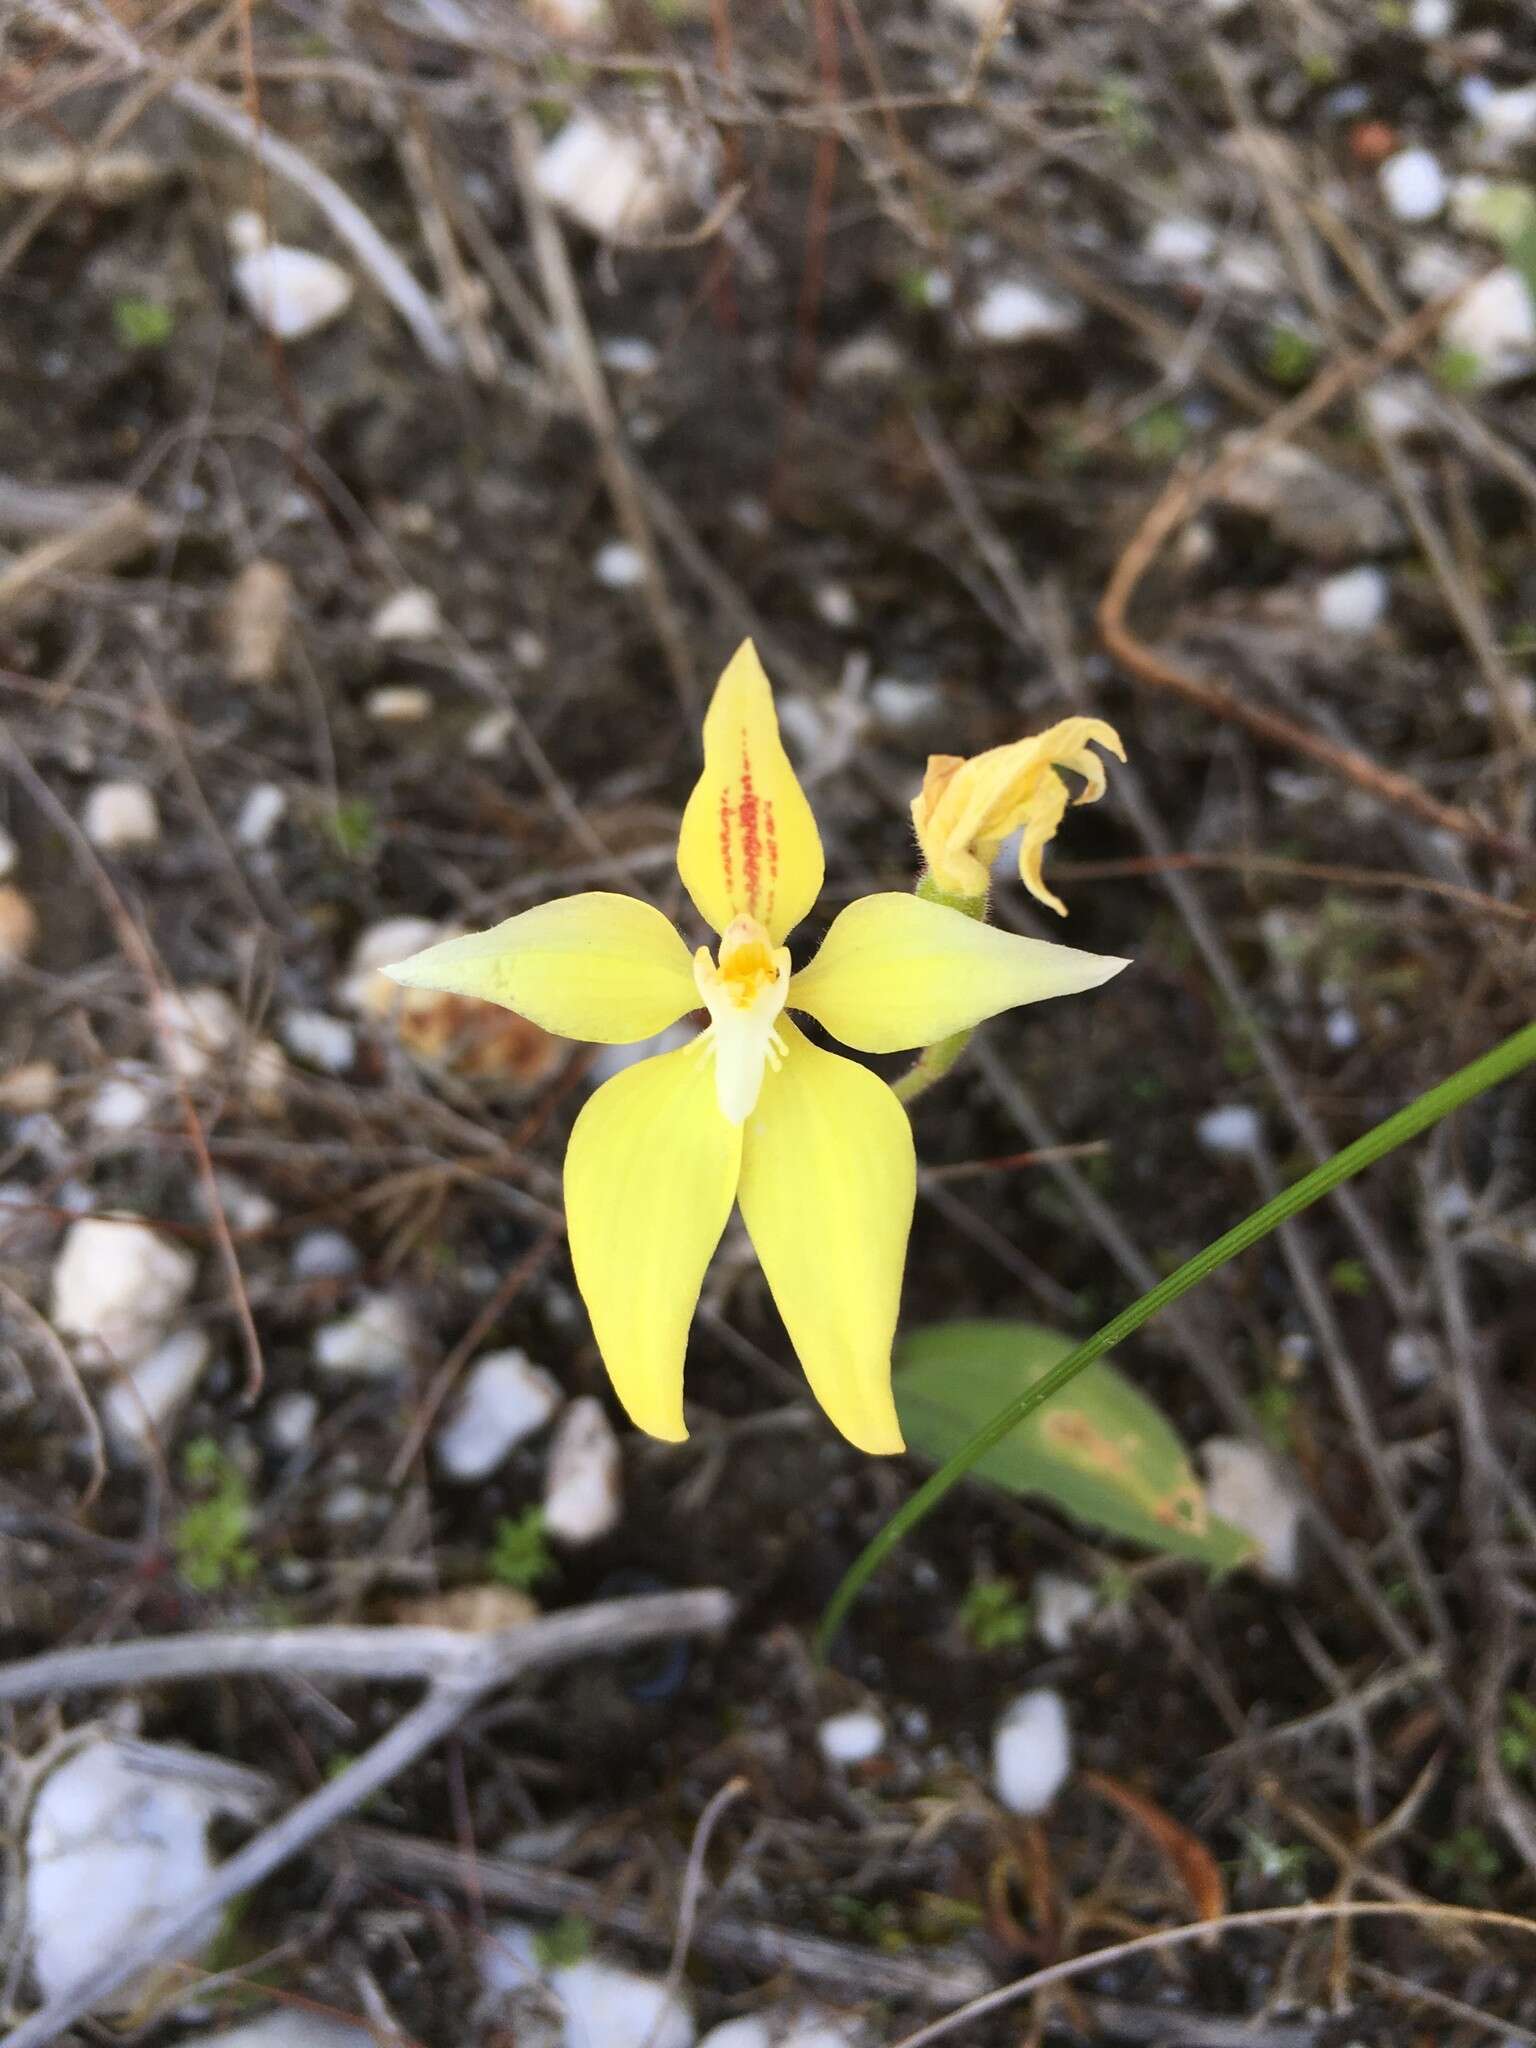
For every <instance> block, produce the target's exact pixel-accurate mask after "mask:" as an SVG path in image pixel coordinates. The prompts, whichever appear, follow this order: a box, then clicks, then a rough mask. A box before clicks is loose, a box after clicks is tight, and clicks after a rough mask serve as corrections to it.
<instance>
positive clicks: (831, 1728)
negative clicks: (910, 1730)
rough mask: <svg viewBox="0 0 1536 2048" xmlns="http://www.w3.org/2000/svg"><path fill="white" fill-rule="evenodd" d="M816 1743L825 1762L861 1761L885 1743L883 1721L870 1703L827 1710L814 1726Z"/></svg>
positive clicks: (878, 1751) (854, 1762)
mask: <svg viewBox="0 0 1536 2048" xmlns="http://www.w3.org/2000/svg"><path fill="white" fill-rule="evenodd" d="M816 1746H817V1747H818V1749H820V1751H821V1753H822V1755H823V1756H824V1757H825V1758H826V1760H827V1762H828V1763H829V1764H844V1765H847V1764H864V1763H868V1762H869V1759H870V1758H871V1757H872V1756H878V1755H879V1754H880V1752H881V1750H882V1749H884V1747H885V1723H884V1722H883V1721H882V1720H881V1718H880V1716H879V1715H878V1714H877V1713H875V1711H874V1710H873V1708H870V1707H851V1708H849V1710H848V1711H847V1712H846V1713H843V1714H829V1715H828V1717H827V1719H826V1720H825V1721H823V1722H822V1723H821V1724H820V1726H819V1727H818V1728H817V1730H816Z"/></svg>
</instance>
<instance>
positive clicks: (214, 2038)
mask: <svg viewBox="0 0 1536 2048" xmlns="http://www.w3.org/2000/svg"><path fill="white" fill-rule="evenodd" d="M378 2042H379V2036H378V2034H376V2033H375V2032H373V2031H372V2029H369V2028H364V2027H349V2026H347V2025H346V2024H345V2022H344V2021H342V2020H333V2019H327V2017H326V2016H325V2014H324V2013H319V2012H309V2011H307V2010H306V2009H305V2008H304V2007H303V2006H302V2005H279V2006H274V2007H273V2009H272V2011H271V2012H266V2013H263V2014H262V2016H261V2018H260V2019H259V2020H247V2021H245V2023H244V2024H243V2025H241V2026H238V2027H225V2028H223V2029H221V2030H220V2032H218V2033H217V2034H197V2035H195V2036H192V2037H191V2038H189V2039H188V2040H186V2042H185V2043H184V2048H378Z"/></svg>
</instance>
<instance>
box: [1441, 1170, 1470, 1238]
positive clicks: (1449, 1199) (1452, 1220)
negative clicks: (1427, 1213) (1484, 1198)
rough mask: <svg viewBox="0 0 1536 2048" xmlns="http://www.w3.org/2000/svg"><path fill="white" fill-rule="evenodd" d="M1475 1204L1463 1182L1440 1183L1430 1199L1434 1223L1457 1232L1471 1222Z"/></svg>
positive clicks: (1449, 1181) (1447, 1181)
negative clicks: (1464, 1224)
mask: <svg viewBox="0 0 1536 2048" xmlns="http://www.w3.org/2000/svg"><path fill="white" fill-rule="evenodd" d="M1476 1207H1477V1204H1476V1203H1475V1202H1474V1201H1473V1199H1472V1190H1471V1189H1470V1188H1469V1187H1468V1186H1467V1184H1466V1182H1465V1181H1464V1180H1446V1181H1442V1182H1441V1183H1440V1185H1439V1186H1438V1187H1437V1188H1436V1189H1435V1191H1434V1194H1433V1195H1432V1196H1431V1197H1430V1208H1431V1210H1432V1212H1433V1214H1434V1218H1435V1221H1436V1222H1437V1223H1439V1224H1440V1225H1442V1226H1443V1228H1445V1229H1446V1230H1459V1229H1460V1228H1461V1226H1462V1224H1463V1223H1469V1222H1470V1221H1471V1220H1472V1216H1473V1213H1474V1211H1475V1209H1476Z"/></svg>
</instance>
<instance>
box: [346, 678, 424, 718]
mask: <svg viewBox="0 0 1536 2048" xmlns="http://www.w3.org/2000/svg"><path fill="white" fill-rule="evenodd" d="M433 708H434V706H433V701H432V692H431V691H430V690H424V689H423V688H422V687H421V685H420V683H385V684H384V686H383V688H382V689H378V690H370V691H369V692H368V695H367V698H366V699H365V701H364V704H363V709H364V710H365V711H366V712H367V714H368V716H369V717H370V718H371V719H372V720H373V722H374V724H375V725H420V724H421V723H422V721H423V720H424V719H427V718H430V717H431V716H432V712H433Z"/></svg>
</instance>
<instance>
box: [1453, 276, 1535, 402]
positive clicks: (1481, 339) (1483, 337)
mask: <svg viewBox="0 0 1536 2048" xmlns="http://www.w3.org/2000/svg"><path fill="white" fill-rule="evenodd" d="M1440 337H1441V340H1442V341H1443V342H1444V343H1445V346H1446V347H1447V348H1449V349H1453V350H1455V351H1456V352H1457V353H1458V354H1463V355H1466V356H1469V357H1470V358H1471V359H1472V361H1473V362H1474V363H1475V365H1476V369H1475V371H1474V374H1473V380H1472V381H1473V382H1474V383H1475V384H1476V385H1477V386H1478V388H1479V389H1481V390H1485V391H1486V390H1491V389H1492V388H1493V387H1494V386H1495V385H1498V384H1510V383H1513V382H1515V381H1516V379H1518V378H1521V377H1525V376H1528V375H1529V374H1530V372H1531V371H1532V370H1533V369H1536V304H1533V303H1532V299H1531V292H1530V287H1529V286H1528V285H1527V283H1526V281H1525V279H1524V278H1523V277H1522V276H1521V275H1520V273H1519V271H1518V270H1516V269H1514V268H1513V267H1512V266H1511V265H1510V264H1507V263H1505V264H1501V265H1500V267H1499V268H1498V269H1497V270H1491V271H1489V273H1488V275H1487V276H1486V277H1485V278H1483V279H1482V280H1481V282H1480V283H1478V284H1475V285H1474V286H1473V287H1472V289H1471V291H1470V292H1468V294H1467V296H1466V297H1465V298H1464V299H1463V300H1462V301H1461V304H1460V305H1459V306H1455V307H1453V308H1452V310H1451V312H1450V314H1449V315H1448V316H1447V319H1446V322H1445V325H1444V326H1443V327H1442V328H1441V330H1440Z"/></svg>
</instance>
